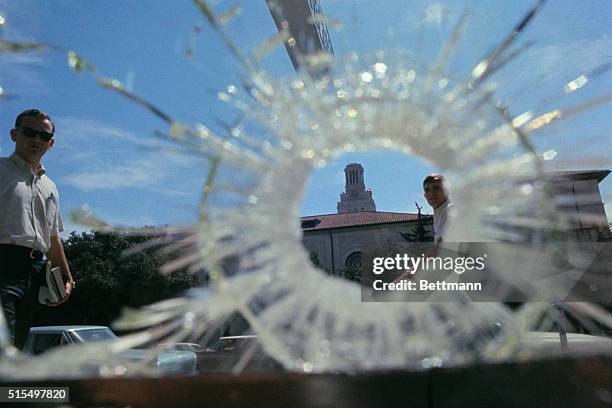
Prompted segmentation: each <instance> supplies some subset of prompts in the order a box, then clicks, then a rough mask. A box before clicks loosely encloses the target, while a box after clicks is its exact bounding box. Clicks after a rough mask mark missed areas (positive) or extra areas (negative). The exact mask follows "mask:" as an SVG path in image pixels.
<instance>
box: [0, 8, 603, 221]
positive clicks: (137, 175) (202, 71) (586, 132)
mask: <svg viewBox="0 0 612 408" xmlns="http://www.w3.org/2000/svg"><path fill="white" fill-rule="evenodd" d="M532 3H533V2H532V1H523V0H518V1H512V2H510V1H490V2H485V1H445V2H433V1H407V0H406V1H400V0H397V1H396V0H381V1H378V2H376V3H375V4H376V5H375V6H373V4H374V2H371V1H365V0H321V5H322V7H323V10H324V12H325V14H326V15H327V16H329V17H332V18H333V19H335V20H338V21H340V22H341V23H342V28H341V29H340V30H333V29H332V28H331V27H330V34H331V38H332V42H333V46H334V49H335V52H336V55H337V56H338V57H341V56H343V55H345V54H346V53H349V52H352V51H356V52H359V53H363V52H368V51H373V50H378V49H383V50H391V49H393V50H394V49H409V50H412V51H413V52H414V53H415V54H416V55H417V56H418V57H419V58H420V59H422V60H423V61H431V60H433V58H434V57H435V55H436V52H437V51H438V50H439V49H440V46H441V45H442V43H443V41H445V39H446V38H448V35H449V34H450V32H451V30H452V26H453V24H454V22H455V21H456V20H457V18H458V17H459V16H460V15H461V13H462V12H463V11H464V10H469V11H470V13H471V17H470V23H469V26H468V29H467V31H466V34H465V38H464V40H463V41H462V43H461V45H460V48H459V49H460V51H459V53H458V54H457V58H456V59H455V60H454V61H453V63H452V64H451V68H452V71H453V72H454V73H455V74H457V75H460V76H463V77H467V75H468V74H469V72H470V70H471V68H472V67H473V66H474V64H475V63H476V62H477V61H478V60H479V59H480V58H481V57H482V56H483V55H485V53H486V52H487V51H489V50H490V49H491V48H492V47H493V45H494V44H496V43H498V42H499V41H500V40H501V39H502V38H503V36H504V35H505V34H506V33H507V32H509V31H510V30H511V28H512V27H513V26H514V24H515V23H516V22H517V21H518V20H519V19H520V17H521V16H522V15H523V14H524V13H525V11H526V10H527V9H528V8H529V7H530V6H531V4H532ZM211 4H213V5H214V7H215V9H216V10H217V11H222V10H225V9H226V8H228V7H229V6H231V5H232V4H233V2H228V1H211ZM240 4H241V6H242V12H241V14H240V15H238V16H237V17H236V18H235V19H234V20H233V21H232V22H231V23H230V24H229V25H228V31H229V33H230V35H231V36H232V38H234V40H235V41H236V42H237V43H238V44H239V46H240V47H241V48H242V49H244V50H252V49H253V48H255V47H257V46H258V45H259V44H261V42H262V41H264V40H265V39H266V38H268V37H270V36H272V35H273V34H275V33H276V28H275V26H274V23H273V21H272V18H271V16H270V13H269V12H268V10H267V8H266V7H265V3H264V1H263V0H251V1H243V2H241V3H240ZM610 4H611V3H610V2H609V1H608V0H591V1H589V2H588V3H585V2H575V1H571V0H556V1H550V2H548V4H546V6H545V7H544V10H543V11H542V13H541V15H540V16H539V18H538V19H537V20H536V22H535V23H534V24H533V25H532V26H530V27H529V29H528V30H527V31H526V33H525V36H524V38H522V39H521V41H520V43H524V42H525V41H526V40H533V41H534V45H533V47H532V48H531V49H530V50H529V51H528V52H527V53H526V54H525V55H524V56H523V57H522V58H521V59H519V60H517V61H516V62H515V64H514V65H512V66H510V67H509V68H508V69H507V70H505V71H503V72H501V73H500V74H499V75H498V76H496V77H495V81H497V82H498V83H499V84H501V85H500V91H499V94H498V95H499V97H500V98H502V99H503V100H504V101H505V102H507V103H508V104H509V106H511V108H512V110H513V112H515V113H516V114H518V113H522V112H524V111H527V110H529V109H533V110H534V111H535V112H545V111H546V110H548V109H549V108H551V107H557V106H559V107H562V108H563V107H568V106H572V105H575V104H578V103H581V102H584V101H586V100H589V99H591V98H593V97H596V96H598V95H603V94H605V93H608V92H610V89H611V86H610V85H612V82H611V77H610V72H608V73H606V74H604V75H602V76H600V77H598V78H596V79H595V80H594V81H592V82H591V83H588V84H587V86H585V87H584V89H583V90H581V91H580V92H577V93H575V94H572V95H571V96H569V97H568V96H565V95H564V92H563V86H564V85H565V84H566V83H567V82H569V81H571V80H572V79H575V78H577V77H578V76H580V75H581V74H584V73H587V72H589V71H590V70H592V69H594V68H595V67H597V66H599V65H600V64H602V63H603V62H605V61H608V62H609V61H610V59H611V57H612V39H611V38H610V37H611V32H610V30H611V29H610V28H609V24H608V23H609V21H611V17H612V6H611V5H610ZM0 12H1V14H2V15H3V16H5V18H6V25H5V28H4V30H3V32H2V36H3V38H4V39H6V40H12V41H37V42H42V43H48V44H55V45H59V46H61V47H64V48H66V49H72V50H75V51H77V52H78V53H80V54H81V55H82V56H83V57H85V58H86V59H87V60H88V61H89V62H91V63H92V64H93V65H95V66H96V68H97V69H98V71H99V72H100V73H101V74H104V75H105V76H109V77H115V78H117V79H119V80H121V81H123V82H124V83H125V84H127V85H128V87H129V88H130V89H131V90H133V92H135V93H137V94H138V95H141V96H143V97H145V98H147V99H148V100H150V101H151V102H153V103H155V104H156V105H158V106H160V107H162V108H163V109H164V110H166V111H167V112H168V113H170V114H171V115H172V116H173V117H175V118H176V119H177V120H179V121H182V122H187V123H195V122H203V123H206V124H210V125H211V126H212V127H213V129H214V128H215V123H216V122H215V121H216V120H217V119H218V118H221V119H224V120H227V121H231V120H232V118H233V117H234V116H233V115H234V112H233V111H232V109H230V108H229V107H228V106H226V105H225V104H224V103H223V102H221V101H219V100H218V99H217V98H216V91H218V90H220V89H223V88H224V87H225V86H227V85H228V84H230V83H232V82H235V81H236V79H237V78H238V75H239V74H240V72H241V71H240V68H239V66H238V64H237V63H236V61H235V59H234V58H233V57H232V56H231V55H230V54H229V52H228V51H227V50H226V48H225V46H224V45H223V44H222V42H221V41H220V39H219V37H218V35H217V34H216V33H214V32H213V31H212V30H211V29H210V28H209V27H208V26H207V24H206V22H205V21H204V19H203V17H202V16H201V15H200V13H199V12H198V10H197V9H196V7H194V5H193V4H192V2H191V1H188V0H174V1H136V0H133V1H110V2H101V1H93V0H87V1H83V0H55V1H53V2H51V1H43V0H20V1H18V2H16V1H7V0H4V1H2V0H0ZM189 47H190V48H191V49H192V51H193V56H192V57H191V58H187V57H186V50H187V49H188V48H189ZM265 62H266V67H267V69H268V71H269V72H270V73H271V74H272V75H273V76H276V77H288V76H291V75H294V72H293V68H292V66H291V63H290V61H289V58H288V57H287V55H286V53H285V51H284V48H283V47H279V48H278V49H277V50H276V51H275V52H274V53H272V54H271V55H270V56H269V57H268V58H267V59H266V60H265ZM0 86H2V87H3V89H4V92H5V93H6V94H8V95H15V97H14V98H10V99H4V100H2V101H0V124H1V125H2V128H3V129H4V135H5V136H4V137H2V138H1V139H0V148H1V149H2V150H1V151H0V155H3V156H5V155H9V154H10V153H11V152H12V151H13V145H12V143H11V141H10V139H9V137H8V131H9V129H10V128H11V127H12V124H13V120H14V117H15V116H16V115H17V113H19V112H20V111H21V110H23V109H26V108H30V107H39V108H41V109H43V110H46V111H48V112H49V113H50V114H51V115H52V116H53V117H54V119H55V122H56V127H57V142H56V148H55V149H54V150H52V151H50V152H49V153H48V155H47V156H46V157H45V160H44V162H45V165H46V166H47V168H48V169H49V174H50V175H51V177H52V178H53V179H54V180H55V181H56V183H57V184H58V187H59V189H60V194H61V199H62V207H63V213H64V215H65V218H67V217H66V215H67V214H68V212H69V211H70V210H72V209H74V208H77V207H79V206H81V205H88V206H89V207H90V208H91V209H92V211H94V213H96V214H97V215H99V216H101V217H103V218H105V219H106V220H108V221H110V222H112V223H115V224H121V225H132V226H141V225H145V224H146V225H165V224H181V225H184V224H190V223H193V222H194V221H195V220H196V215H197V200H198V197H199V190H200V188H201V185H202V183H203V178H204V176H205V174H206V169H207V163H206V161H205V160H203V159H202V158H199V157H197V156H186V155H184V154H178V153H177V152H176V151H175V150H176V149H175V148H174V147H173V145H172V144H169V143H166V142H163V141H161V140H160V139H159V138H156V137H155V136H154V132H155V131H156V130H161V131H166V130H167V128H166V126H165V125H164V123H162V122H161V121H159V120H158V119H157V118H155V117H153V116H151V114H149V113H148V112H146V111H144V110H143V109H141V108H139V107H137V106H135V105H134V104H132V103H130V102H128V101H127V100H126V99H124V98H121V97H120V96H118V95H116V94H114V93H112V92H108V91H105V90H103V89H101V88H100V87H99V86H98V85H97V84H96V83H95V81H94V80H93V79H92V77H91V76H89V75H84V74H77V73H75V72H72V71H70V70H69V68H68V66H67V64H66V58H65V55H64V54H63V53H61V52H53V51H48V52H41V53H23V54H12V55H2V56H0ZM551 101H552V102H551ZM609 112H610V108H609V105H608V106H603V107H599V108H597V109H595V110H593V111H590V112H587V113H585V114H582V115H578V116H576V117H574V118H570V119H568V120H567V121H565V122H563V124H562V125H556V127H555V128H554V129H553V130H552V131H551V132H549V133H548V134H547V137H546V138H545V139H536V140H534V142H535V143H536V145H537V147H538V149H539V150H540V151H546V150H548V149H550V148H554V149H555V150H557V151H558V152H559V155H558V157H557V160H558V161H559V162H560V163H561V168H563V169H567V170H573V169H583V168H608V167H606V166H605V165H604V166H603V167H602V165H601V164H597V163H593V162H589V161H588V160H585V159H589V158H593V157H607V158H609V157H610V156H612V155H611V154H610V152H612V137H611V136H610V134H611V131H612V128H611V120H610V114H609ZM349 162H360V163H362V165H363V166H364V168H365V178H366V185H367V187H369V188H371V189H372V190H373V192H374V198H375V201H376V204H377V209H378V210H379V211H410V212H412V211H414V209H415V208H414V201H415V200H417V201H419V202H420V203H421V204H424V200H423V199H422V194H421V192H420V182H421V180H422V178H423V176H424V175H425V174H427V173H429V172H431V171H432V170H434V169H431V168H430V167H428V166H426V165H425V164H423V163H421V162H419V161H418V159H415V158H410V157H406V156H403V155H401V154H399V153H393V152H371V153H363V154H351V155H345V156H343V157H340V158H339V159H337V160H336V161H334V162H332V163H330V164H329V165H328V166H326V167H325V168H323V169H320V170H317V171H315V173H314V174H313V177H312V180H311V183H310V186H309V188H308V190H307V193H306V198H305V202H304V205H303V208H302V213H303V214H304V215H308V214H323V213H333V212H335V209H336V202H337V201H338V198H339V197H338V194H339V192H340V191H341V190H342V189H343V187H344V186H343V168H344V166H345V165H346V164H347V163H349ZM609 163H610V161H609V160H608V165H609ZM600 188H601V189H602V193H603V196H604V201H606V202H612V176H610V177H608V178H607V179H606V180H604V182H603V183H602V184H600ZM606 209H607V212H608V217H609V218H610V217H612V206H610V205H609V204H607V206H606ZM67 227H68V230H72V229H76V228H77V226H75V225H72V224H69V225H68V226H67Z"/></svg>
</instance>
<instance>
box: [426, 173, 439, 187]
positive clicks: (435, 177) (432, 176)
mask: <svg viewBox="0 0 612 408" xmlns="http://www.w3.org/2000/svg"><path fill="white" fill-rule="evenodd" d="M443 182H444V176H443V175H441V174H430V175H429V176H427V177H425V180H423V185H425V184H433V183H443Z"/></svg>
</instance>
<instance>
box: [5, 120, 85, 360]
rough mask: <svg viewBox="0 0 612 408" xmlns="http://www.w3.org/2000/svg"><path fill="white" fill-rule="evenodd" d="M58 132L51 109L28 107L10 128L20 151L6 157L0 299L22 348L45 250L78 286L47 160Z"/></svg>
mask: <svg viewBox="0 0 612 408" xmlns="http://www.w3.org/2000/svg"><path fill="white" fill-rule="evenodd" d="M54 133H55V125H54V124H53V121H52V120H51V118H50V117H49V115H48V114H46V113H44V112H41V111H39V110H37V109H29V110H26V111H24V112H22V113H20V114H19V115H18V116H17V118H16V120H15V128H14V129H11V131H10V135H11V140H12V141H13V142H14V143H15V152H14V153H13V154H12V155H11V156H10V157H2V158H0V301H1V302H2V309H3V311H4V317H5V319H6V323H7V326H8V328H9V334H10V337H11V340H12V341H13V343H14V345H15V346H16V347H17V348H19V349H21V348H22V347H23V345H24V342H25V338H26V337H27V335H28V332H29V330H30V326H31V325H32V323H33V322H34V318H35V314H36V312H37V310H39V303H38V289H39V286H40V279H41V277H42V270H43V268H44V266H45V262H44V260H43V257H44V256H46V257H47V259H48V260H49V261H50V262H51V264H52V265H53V266H59V267H60V268H61V270H62V272H63V274H64V277H65V278H66V292H67V293H68V294H70V293H71V292H72V290H73V289H74V280H73V279H72V275H71V273H70V268H69V267H68V262H67V260H66V256H65V255H64V247H63V245H62V241H61V239H60V237H59V233H60V232H61V231H62V230H63V223H62V217H61V215H60V211H59V201H58V192H57V188H56V186H55V184H54V183H53V181H51V179H50V178H49V177H48V176H47V175H46V170H45V168H44V167H43V165H42V164H41V159H42V157H43V156H44V155H45V153H46V152H47V150H49V149H51V148H52V147H53V144H54V143H55V140H54V137H53V136H54ZM66 299H67V298H66ZM0 337H1V336H0ZM3 340H5V339H2V338H0V342H2V341H3Z"/></svg>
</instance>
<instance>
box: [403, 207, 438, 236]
mask: <svg viewBox="0 0 612 408" xmlns="http://www.w3.org/2000/svg"><path fill="white" fill-rule="evenodd" d="M414 205H416V208H417V223H416V226H415V227H414V231H413V232H400V235H401V236H402V238H404V240H406V242H433V240H434V237H433V235H431V232H429V228H427V227H428V226H429V225H431V216H428V215H423V214H421V210H422V209H423V208H422V207H421V206H419V203H417V202H416V201H415V202H414Z"/></svg>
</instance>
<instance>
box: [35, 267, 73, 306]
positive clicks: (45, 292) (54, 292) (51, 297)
mask: <svg viewBox="0 0 612 408" xmlns="http://www.w3.org/2000/svg"><path fill="white" fill-rule="evenodd" d="M66 297H68V294H67V293H66V284H65V282H64V277H63V275H62V269H61V268H60V267H59V266H56V267H52V265H51V262H47V264H46V266H45V273H44V276H43V279H42V282H41V284H40V289H39V290H38V302H39V303H41V304H43V305H48V304H49V303H51V304H53V303H59V302H61V301H62V300H64V299H66Z"/></svg>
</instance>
